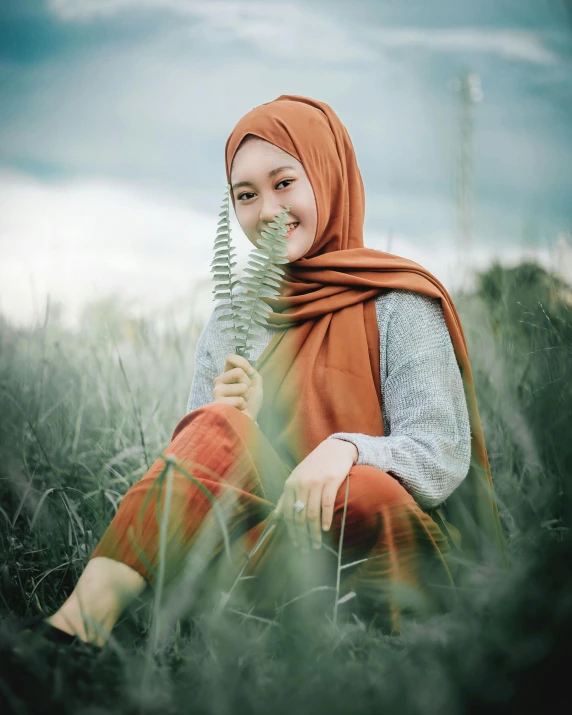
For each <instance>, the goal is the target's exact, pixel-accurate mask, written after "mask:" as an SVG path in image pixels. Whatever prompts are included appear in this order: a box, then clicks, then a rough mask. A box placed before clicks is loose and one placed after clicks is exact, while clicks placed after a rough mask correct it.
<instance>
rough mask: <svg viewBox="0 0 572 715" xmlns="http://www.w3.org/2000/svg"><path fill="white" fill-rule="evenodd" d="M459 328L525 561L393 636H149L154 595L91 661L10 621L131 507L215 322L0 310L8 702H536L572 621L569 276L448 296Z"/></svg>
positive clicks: (88, 705) (42, 597)
mask: <svg viewBox="0 0 572 715" xmlns="http://www.w3.org/2000/svg"><path fill="white" fill-rule="evenodd" d="M453 298H454V300H455V303H456V305H457V308H458V311H459V314H460V316H461V319H462V321H463V326H464V329H465V333H466V337H467V341H468V345H469V354H470V357H471V363H472V367H473V371H474V377H475V385H476V392H477V398H478V402H479V409H480V413H481V419H482V423H483V427H484V430H485V435H486V441H487V448H488V452H489V458H490V461H491V467H492V473H493V477H494V480H495V486H496V491H497V495H498V500H499V509H500V514H501V519H502V524H503V528H504V530H505V534H506V537H507V543H508V548H509V554H510V557H511V562H512V572H511V574H510V575H509V576H508V578H507V577H506V576H505V577H503V578H498V577H496V576H495V575H494V574H490V573H486V572H483V573H476V574H475V575H474V579H473V580H472V581H471V585H470V587H467V588H466V589H465V590H464V591H463V592H462V593H461V594H460V599H459V604H458V607H456V608H455V610H454V611H452V612H451V613H448V614H446V615H441V616H435V617H433V618H431V619H430V620H429V621H428V622H425V623H417V622H415V621H411V622H408V623H406V627H405V628H404V630H403V632H402V633H401V634H400V635H399V636H394V637H390V636H388V635H385V634H383V633H381V632H379V631H378V630H377V629H376V628H375V626H374V627H370V626H368V624H364V623H361V622H358V621H357V620H355V619H354V621H353V622H351V621H350V622H349V623H342V624H339V625H333V624H331V623H330V622H329V621H328V620H327V619H326V618H324V619H323V622H322V623H319V624H317V625H316V628H315V629H313V630H312V632H311V634H304V633H303V632H300V631H299V630H295V629H288V628H284V627H283V626H281V625H279V624H273V623H263V622H259V621H256V620H254V619H251V618H250V619H249V618H242V619H241V618H237V617H236V615H232V614H229V615H224V616H223V617H222V618H219V619H216V620H213V619H212V618H210V617H209V616H208V614H205V615H204V616H193V617H191V618H188V619H184V620H182V621H180V622H179V623H178V625H177V627H176V628H175V629H174V630H173V632H172V633H171V634H169V636H168V638H167V639H166V641H165V642H164V643H163V644H162V645H161V647H160V648H158V649H155V650H152V649H151V648H150V646H149V643H150V639H149V633H150V631H151V629H152V628H153V619H154V617H155V615H154V611H153V601H152V594H146V595H145V597H143V598H141V600H140V601H139V602H138V603H137V604H135V606H134V607H133V608H132V609H130V611H129V612H128V613H126V614H125V616H124V618H123V619H122V621H121V622H120V623H119V624H118V626H117V627H116V629H115V631H114V638H113V641H112V642H111V643H110V644H109V646H108V647H107V648H106V649H105V650H104V651H103V652H102V653H101V654H100V655H99V656H98V657H97V658H94V657H88V656H79V655H77V654H76V655H73V654H71V653H70V652H69V650H68V651H66V649H64V648H59V649H54V648H53V647H52V646H50V645H49V644H44V643H42V642H39V641H38V640H37V639H26V638H23V637H22V636H20V635H17V634H15V633H14V632H13V631H12V629H11V624H12V623H13V622H14V621H15V620H17V619H18V618H21V617H24V616H27V615H33V614H36V613H39V612H45V613H46V614H50V613H52V612H53V611H54V610H55V609H56V608H57V606H58V605H59V604H60V603H61V602H62V600H63V599H64V598H65V597H66V595H67V594H69V593H70V591H71V590H72V588H73V585H74V583H75V582H76V580H77V578H78V576H79V574H80V573H81V571H82V569H83V566H84V565H85V562H86V560H87V558H88V556H89V555H90V553H91V551H92V550H93V548H94V546H95V544H96V543H97V541H98V538H99V537H100V535H101V534H102V533H103V531H104V530H105V528H106V525H107V524H108V523H109V521H110V520H111V518H112V516H113V514H114V513H115V510H116V508H117V505H118V502H119V501H120V499H121V497H122V495H123V494H124V493H125V491H126V490H127V489H128V488H129V486H130V485H131V484H133V483H134V482H135V481H137V480H138V479H139V478H140V477H141V476H142V475H143V474H144V473H145V471H146V470H147V468H148V466H149V465H150V464H151V463H152V462H153V461H154V460H155V459H156V458H157V456H159V454H160V453H161V451H162V450H163V449H164V447H165V446H166V445H167V444H168V442H169V440H170V436H171V433H172V430H173V427H174V426H175V424H176V423H177V422H178V421H179V419H180V417H181V416H182V415H183V414H184V411H185V407H186V401H187V397H188V393H189V389H190V385H191V380H192V369H193V351H194V345H195V343H196V340H197V338H198V336H199V334H200V331H201V329H202V325H201V324H198V323H196V322H190V323H189V325H187V326H186V327H185V328H184V329H181V328H180V327H176V325H175V322H174V321H171V322H169V321H166V320H162V321H161V322H159V321H158V320H157V319H148V320H143V319H134V318H132V317H130V315H129V311H128V310H124V309H122V308H121V305H120V304H119V303H118V302H117V301H114V300H109V301H103V302H101V303H99V304H96V305H92V306H89V307H88V308H86V309H85V311H84V313H83V316H82V321H81V326H82V327H81V328H80V329H79V330H76V331H72V330H70V329H67V328H63V327H62V326H61V323H60V321H59V320H58V311H57V310H56V308H55V307H52V308H51V309H50V306H49V304H48V306H47V309H46V314H45V320H44V321H43V322H41V323H39V324H38V325H36V326H34V327H33V328H29V329H17V328H15V327H13V326H12V325H11V324H10V323H9V322H6V321H3V322H1V323H0V394H1V406H2V407H1V410H0V449H1V452H0V454H1V460H0V551H1V554H0V595H1V598H0V609H1V622H0V659H1V660H2V663H3V665H2V666H1V668H0V706H1V705H2V703H3V701H4V704H5V705H6V706H7V709H6V708H4V709H1V708H0V709H1V711H2V712H21V713H26V712H42V713H46V712H58V713H80V712H81V713H90V715H91V714H92V713H93V714H95V713H103V712H117V713H131V712H161V713H171V712H173V713H174V712H192V713H221V714H222V713H243V712H244V713H268V712H273V713H285V714H286V713H291V712H300V713H302V712H303V713H322V712H323V713H336V714H337V713H346V712H351V713H382V712H384V713H392V714H393V713H399V714H400V715H402V714H404V715H405V714H408V713H419V714H420V715H421V714H423V715H431V714H433V713H435V715H437V714H439V715H440V714H442V713H477V712H485V711H486V712H487V713H497V712H498V713H501V712H503V713H504V712H523V711H525V710H526V709H527V708H529V707H532V706H533V705H536V706H539V707H540V706H541V704H542V703H545V702H546V699H547V698H548V694H550V693H553V692H554V690H555V688H556V687H557V683H558V681H559V680H560V679H561V677H565V674H566V661H567V658H566V656H567V654H568V647H569V642H570V638H569V636H570V635H571V631H572V595H571V594H572V573H571V569H572V539H571V536H570V526H571V521H572V519H571V517H572V509H571V507H572V486H571V477H572V317H571V310H572V289H571V288H570V286H566V285H565V284H563V283H562V282H561V281H559V280H558V279H557V278H556V277H555V276H551V275H550V274H548V273H546V271H545V270H544V269H542V268H540V267H539V266H537V265H536V264H534V263H523V264H521V265H520V266H518V267H516V268H513V269H505V268H501V267H500V266H493V267H492V268H490V269H489V270H488V271H487V272H486V273H484V274H482V275H480V277H479V281H478V289H477V290H476V291H475V292H474V293H472V294H466V295H455V296H453Z"/></svg>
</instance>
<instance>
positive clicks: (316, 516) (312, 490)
mask: <svg viewBox="0 0 572 715" xmlns="http://www.w3.org/2000/svg"><path fill="white" fill-rule="evenodd" d="M357 458H358V450H357V447H356V446H355V445H354V444H352V443H351V442H346V441H345V440H341V439H335V438H332V439H325V440H324V441H323V442H321V443H320V444H319V445H318V446H317V447H316V448H315V449H314V450H313V451H312V452H310V454H309V455H308V456H307V457H305V459H303V460H302V461H301V462H300V464H299V465H298V466H297V467H296V468H295V469H294V470H293V471H292V473H291V474H290V476H289V477H288V479H287V480H286V481H285V482H284V493H283V494H282V496H281V497H280V499H279V500H278V504H277V506H276V514H277V515H281V516H282V518H283V519H284V521H285V522H286V526H287V529H288V534H289V537H290V539H291V541H292V543H293V545H294V546H296V547H297V546H300V547H301V549H302V553H308V552H309V541H310V539H311V540H312V545H313V546H314V548H315V549H319V548H320V546H321V545H322V531H321V529H323V530H324V531H327V530H328V529H329V528H330V526H331V524H332V519H333V516H334V504H335V501H336V495H337V493H338V489H339V488H340V486H341V485H342V483H343V482H344V480H345V479H346V477H347V476H348V474H349V471H350V469H351V468H352V467H353V465H354V464H355V463H356V461H357ZM298 500H300V501H301V502H302V503H304V504H306V508H305V509H303V510H302V511H299V512H296V511H295V510H294V504H295V502H296V501H298ZM308 537H309V538H308Z"/></svg>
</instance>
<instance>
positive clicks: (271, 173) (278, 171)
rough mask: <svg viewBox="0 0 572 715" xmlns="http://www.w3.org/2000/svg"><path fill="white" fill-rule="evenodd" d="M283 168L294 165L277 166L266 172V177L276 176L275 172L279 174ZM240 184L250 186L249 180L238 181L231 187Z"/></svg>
mask: <svg viewBox="0 0 572 715" xmlns="http://www.w3.org/2000/svg"><path fill="white" fill-rule="evenodd" d="M284 169H296V167H295V166H290V165H289V164H287V165H285V166H279V167H278V168H276V169H272V170H271V171H269V172H268V178H269V179H271V178H272V177H273V176H276V174H279V173H280V172H281V171H284ZM241 186H252V184H251V183H250V181H239V182H238V183H237V184H233V185H232V189H233V191H234V189H239V188H240V187H241Z"/></svg>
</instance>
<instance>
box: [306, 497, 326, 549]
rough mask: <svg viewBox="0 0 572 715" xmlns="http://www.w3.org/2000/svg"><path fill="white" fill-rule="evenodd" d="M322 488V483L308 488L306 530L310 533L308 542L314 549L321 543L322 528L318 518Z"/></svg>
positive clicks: (320, 508) (320, 509) (320, 513)
mask: <svg viewBox="0 0 572 715" xmlns="http://www.w3.org/2000/svg"><path fill="white" fill-rule="evenodd" d="M323 490H324V485H323V483H322V484H320V485H316V486H315V487H314V488H312V489H311V490H310V495H309V496H308V515H307V523H308V532H309V534H310V542H311V544H312V547H313V548H314V549H319V548H320V546H321V545H322V528H321V520H320V519H321V515H322V493H323Z"/></svg>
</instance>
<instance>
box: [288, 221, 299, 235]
mask: <svg viewBox="0 0 572 715" xmlns="http://www.w3.org/2000/svg"><path fill="white" fill-rule="evenodd" d="M299 225H300V222H299V221H294V222H293V223H287V224H286V227H287V228H288V235H290V234H291V233H292V231H295V230H296V229H297V228H298V226H299Z"/></svg>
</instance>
